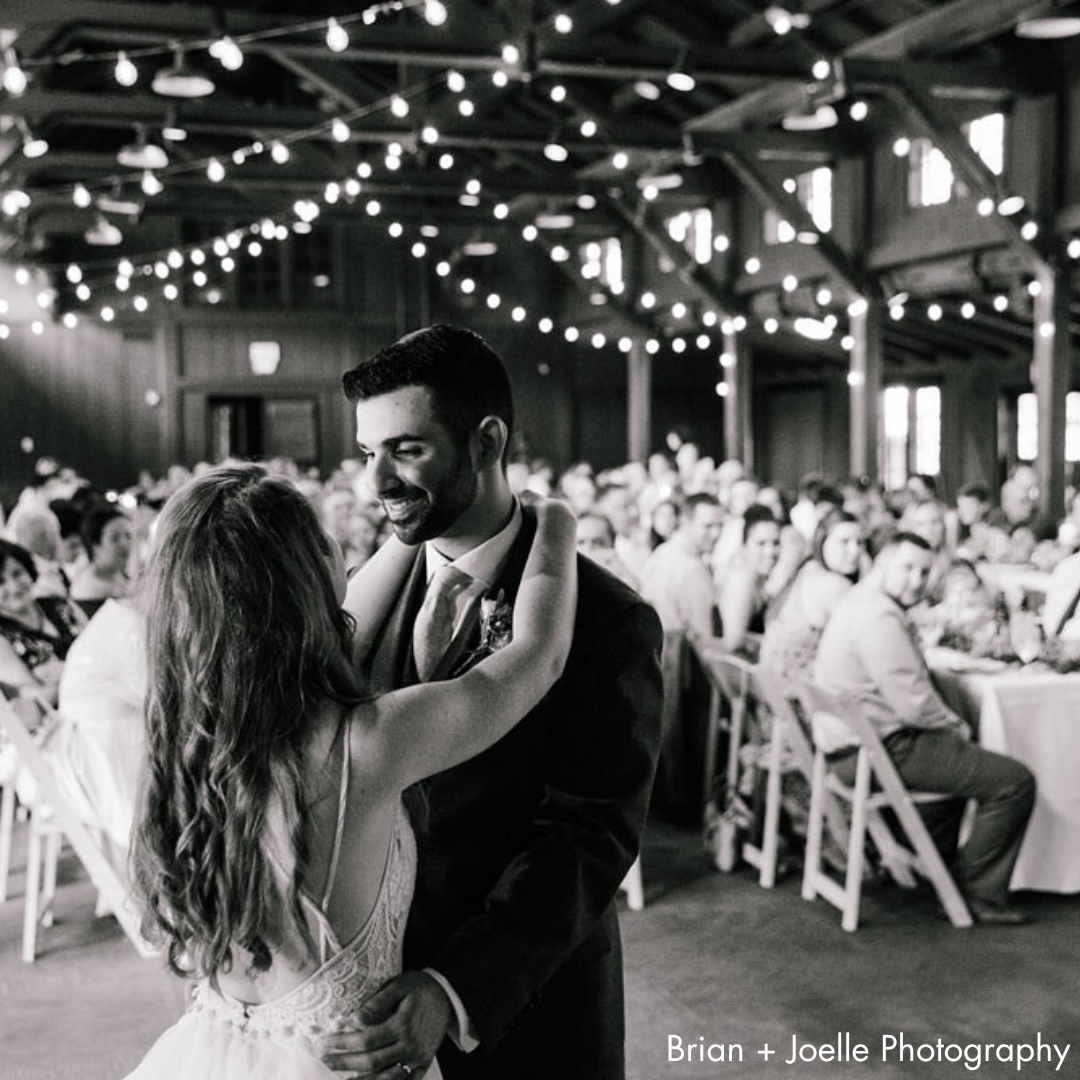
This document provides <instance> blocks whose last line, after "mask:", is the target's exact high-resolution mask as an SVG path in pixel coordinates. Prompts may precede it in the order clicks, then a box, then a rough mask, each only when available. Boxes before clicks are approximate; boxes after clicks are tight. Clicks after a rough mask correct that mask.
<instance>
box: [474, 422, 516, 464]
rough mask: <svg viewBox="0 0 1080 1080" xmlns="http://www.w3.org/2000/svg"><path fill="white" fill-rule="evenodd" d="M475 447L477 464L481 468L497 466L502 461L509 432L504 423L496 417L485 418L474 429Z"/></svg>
mask: <svg viewBox="0 0 1080 1080" xmlns="http://www.w3.org/2000/svg"><path fill="white" fill-rule="evenodd" d="M476 433H477V446H478V448H479V451H480V456H479V461H478V462H477V464H478V465H479V466H480V467H481V468H485V467H487V466H489V465H498V464H499V462H501V461H502V457H503V451H505V449H506V441H507V438H508V436H509V432H508V431H507V429H506V422H505V421H504V420H501V419H500V418H499V417H497V416H485V417H484V419H483V420H481V421H480V424H479V426H478V427H477V429H476Z"/></svg>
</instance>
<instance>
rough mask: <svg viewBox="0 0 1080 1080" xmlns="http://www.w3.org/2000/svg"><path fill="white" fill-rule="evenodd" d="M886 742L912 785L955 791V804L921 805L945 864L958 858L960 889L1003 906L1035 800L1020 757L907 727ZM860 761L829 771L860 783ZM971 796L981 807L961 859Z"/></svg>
mask: <svg viewBox="0 0 1080 1080" xmlns="http://www.w3.org/2000/svg"><path fill="white" fill-rule="evenodd" d="M882 741H883V744H884V746H885V749H886V750H887V751H888V754H889V757H890V758H892V761H893V764H894V765H895V766H896V771H897V772H898V773H899V774H900V778H901V779H902V780H903V781H904V783H905V784H906V785H907V787H908V789H909V790H911V791H929V792H934V793H936V794H942V795H955V796H956V800H955V801H953V800H949V801H946V802H941V803H928V804H921V805H918V807H917V808H918V810H919V813H920V815H921V816H922V818H923V820H924V821H925V822H926V827H927V830H928V831H929V833H930V835H931V837H933V840H934V843H935V844H937V847H938V850H939V851H940V852H941V854H942V857H943V858H944V859H945V861H946V863H954V861H955V864H954V865H953V873H954V875H955V877H956V883H957V885H958V886H959V888H960V890H961V891H962V892H963V893H964V894H965V895H966V896H967V897H969V898H970V899H971V900H974V901H978V902H982V903H985V904H989V905H991V906H994V907H1003V906H1005V904H1006V903H1007V901H1008V893H1009V879H1010V878H1011V877H1012V870H1013V866H1014V865H1015V863H1016V857H1017V856H1018V855H1019V854H1020V844H1021V843H1022V842H1023V839H1024V830H1025V829H1026V828H1027V823H1028V818H1030V817H1031V810H1032V807H1033V806H1034V805H1035V777H1034V776H1032V775H1031V772H1030V771H1029V770H1028V768H1027V767H1026V766H1025V765H1022V764H1021V763H1020V762H1019V761H1016V760H1014V759H1013V758H1010V757H1006V756H1005V755H1004V754H995V753H994V752H993V751H991V750H984V749H983V748H982V747H981V746H978V745H976V744H973V743H970V742H968V741H966V740H965V739H963V738H962V737H961V736H959V735H957V734H956V733H955V732H953V731H949V730H947V729H943V728H916V727H909V728H903V729H902V730H901V731H897V732H894V733H893V734H891V735H889V736H887V737H886V738H885V739H884V740H882ZM857 759H858V755H857V754H850V755H847V756H845V757H842V758H840V759H839V760H838V761H836V762H835V763H834V764H833V765H832V766H831V768H832V769H833V771H834V772H835V773H836V775H837V777H839V779H841V780H842V781H843V782H844V783H846V784H854V782H855V765H856V761H857ZM968 799H974V800H975V802H976V804H977V808H976V813H975V820H974V822H973V824H972V828H971V835H970V836H969V837H968V838H967V842H966V843H965V844H964V848H963V851H961V852H960V853H959V856H958V857H957V842H958V838H959V834H960V821H961V818H962V817H963V815H964V808H965V806H966V800H968Z"/></svg>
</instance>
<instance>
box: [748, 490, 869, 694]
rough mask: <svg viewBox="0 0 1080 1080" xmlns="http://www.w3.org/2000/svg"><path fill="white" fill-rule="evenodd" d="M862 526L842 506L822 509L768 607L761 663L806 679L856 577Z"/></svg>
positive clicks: (857, 576)
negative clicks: (798, 561) (799, 559)
mask: <svg viewBox="0 0 1080 1080" xmlns="http://www.w3.org/2000/svg"><path fill="white" fill-rule="evenodd" d="M862 556H863V538H862V526H861V525H860V524H859V519H858V518H857V517H855V515H854V514H849V513H848V512H847V511H846V510H838V509H835V508H834V509H830V510H828V511H826V513H825V515H824V516H823V517H822V519H821V521H820V522H819V523H818V526H817V529H815V531H814V537H813V540H812V541H811V544H810V553H809V555H808V556H807V557H806V559H805V560H804V561H803V563H802V565H801V566H800V567H799V569H798V570H797V571H796V572H795V575H794V577H793V578H792V579H791V583H790V584H789V585H788V587H787V589H786V591H785V592H783V593H781V594H780V595H779V596H778V597H777V598H776V600H775V601H774V602H773V609H772V612H771V613H770V617H769V619H768V621H767V624H766V626H765V636H764V637H763V638H762V641H761V657H760V663H761V664H762V665H763V666H765V667H768V668H771V669H773V670H775V671H777V672H780V673H781V674H783V675H784V676H786V677H787V678H796V679H799V678H809V677H810V674H811V672H812V671H813V667H814V658H815V657H816V656H817V647H818V642H819V641H820V640H821V632H822V631H823V630H824V629H825V623H826V622H828V621H829V616H830V615H832V613H833V610H834V609H835V607H836V604H837V602H838V601H839V600H840V597H842V596H843V595H844V593H846V592H847V591H848V589H850V588H851V586H852V585H854V584H855V582H856V581H858V580H859V569H860V563H861V560H862Z"/></svg>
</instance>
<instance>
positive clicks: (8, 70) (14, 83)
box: [3, 54, 26, 97]
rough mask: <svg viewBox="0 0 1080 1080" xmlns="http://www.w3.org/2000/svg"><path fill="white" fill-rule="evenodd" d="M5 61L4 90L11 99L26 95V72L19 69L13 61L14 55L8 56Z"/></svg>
mask: <svg viewBox="0 0 1080 1080" xmlns="http://www.w3.org/2000/svg"><path fill="white" fill-rule="evenodd" d="M5 60H6V67H5V68H4V77H3V84H4V89H5V90H6V91H7V92H8V93H9V94H10V95H11V96H12V97H19V96H20V95H22V94H24V93H26V72H25V71H23V69H22V68H21V67H19V62H18V60H16V59H15V57H14V54H9V55H8V56H7V57H6V58H5Z"/></svg>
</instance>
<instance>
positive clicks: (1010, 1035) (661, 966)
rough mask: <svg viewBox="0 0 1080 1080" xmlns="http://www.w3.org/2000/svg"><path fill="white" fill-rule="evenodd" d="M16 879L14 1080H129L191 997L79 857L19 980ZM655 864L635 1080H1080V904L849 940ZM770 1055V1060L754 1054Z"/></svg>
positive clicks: (828, 919) (630, 1008)
mask: <svg viewBox="0 0 1080 1080" xmlns="http://www.w3.org/2000/svg"><path fill="white" fill-rule="evenodd" d="M16 859H17V860H18V865H17V867H16V870H15V872H14V873H13V878H12V882H11V884H12V893H13V898H12V899H9V900H8V902H7V903H6V904H4V905H2V906H0V1078H2V1080H60V1078H63V1080H116V1078H118V1077H121V1076H123V1075H124V1074H125V1072H126V1071H127V1070H128V1069H130V1068H131V1067H132V1066H133V1065H134V1064H135V1063H136V1062H137V1061H138V1060H139V1058H140V1057H141V1055H142V1054H143V1053H144V1052H145V1050H146V1049H147V1048H148V1047H149V1045H150V1044H151V1043H152V1042H153V1040H154V1038H155V1037H156V1036H157V1034H159V1033H160V1032H161V1031H162V1030H163V1029H164V1028H165V1027H166V1026H167V1025H168V1024H169V1023H171V1022H172V1021H173V1020H174V1019H175V1018H176V1016H177V1015H179V1013H180V1012H181V1010H182V1009H183V1002H184V992H183V986H182V984H181V983H180V982H179V981H178V980H176V979H173V978H170V977H169V976H168V975H167V974H165V973H164V971H163V970H162V968H161V965H160V964H159V963H158V962H155V961H145V960H140V959H139V958H138V957H137V956H136V954H135V952H134V950H133V949H132V948H131V947H130V945H129V944H128V943H127V941H126V939H125V938H124V937H123V935H122V934H121V933H120V931H119V929H118V927H117V925H116V923H115V921H114V920H112V919H110V918H106V919H96V920H95V919H94V917H93V901H94V897H93V893H92V890H91V889H90V887H89V884H88V883H87V882H86V879H85V876H84V875H83V874H82V872H81V869H80V868H79V867H78V866H77V864H76V863H75V862H74V860H73V858H72V857H71V856H70V855H67V856H65V858H64V860H63V862H62V864H61V887H60V891H59V900H58V921H57V923H56V925H55V926H53V927H51V928H49V929H45V930H42V931H41V935H40V942H39V944H40V955H39V957H38V959H37V962H36V963H35V964H33V965H26V964H23V963H22V962H21V960H20V959H19V944H20V934H21V915H22V902H21V896H22V885H23V873H22V869H21V865H22V862H21V860H22V839H21V837H19V838H18V839H17V843H16ZM643 863H644V874H645V889H646V907H645V910H644V911H641V912H625V913H624V916H623V920H622V922H623V935H624V941H625V952H626V982H627V1014H628V1015H627V1019H628V1024H627V1029H628V1047H627V1058H628V1075H629V1080H666V1078H669V1077H670V1078H672V1080H676V1078H678V1080H706V1078H709V1080H712V1078H715V1077H718V1076H723V1077H732V1078H747V1080H749V1078H753V1080H781V1078H783V1080H825V1078H826V1077H828V1078H830V1080H832V1078H835V1077H843V1078H848V1080H866V1078H872V1080H898V1078H901V1077H904V1078H915V1077H919V1078H922V1080H952V1078H956V1080H960V1078H968V1080H970V1078H973V1077H976V1078H978V1080H999V1078H1000V1080H1004V1078H1005V1077H1016V1076H1020V1077H1021V1078H1022V1080H1029V1078H1033V1077H1034V1078H1043V1077H1051V1076H1056V1077H1077V1076H1080V1006H1078V1001H1080V995H1078V993H1077V979H1078V973H1080V897H1060V896H1048V895H1038V896H1036V895H1028V896H1025V897H1024V898H1023V899H1024V900H1025V902H1028V906H1030V907H1031V908H1032V909H1033V910H1034V912H1035V914H1036V915H1037V921H1036V922H1035V923H1034V924H1033V925H1031V926H1027V927H1019V928H982V927H976V928H974V929H972V930H967V931H959V930H954V929H952V927H950V926H949V924H948V922H947V921H946V920H945V919H944V917H943V916H940V915H939V914H938V913H937V910H936V904H935V902H934V901H933V899H932V898H930V897H927V896H924V895H921V894H916V895H914V896H912V895H911V894H908V893H905V892H902V891H900V890H898V889H896V888H894V887H891V886H885V885H882V886H876V887H874V888H872V889H870V890H869V891H868V893H867V895H866V897H865V899H864V905H863V919H864V924H863V926H862V927H861V928H860V929H859V931H858V932H857V933H855V934H845V933H844V932H843V931H842V930H841V929H840V925H839V914H838V913H837V912H835V911H833V910H832V909H831V908H829V907H828V906H827V905H826V904H824V903H823V902H821V901H818V902H815V903H813V904H809V903H805V902H803V901H802V900H801V899H800V898H799V893H798V883H797V882H796V881H795V880H790V879H789V880H786V881H783V882H781V883H780V884H779V885H778V886H777V888H776V889H775V890H773V891H771V892H766V891H763V890H762V889H760V888H758V886H757V885H756V884H755V883H754V880H753V878H752V876H751V873H750V871H749V870H748V869H747V868H742V869H740V870H737V871H736V872H735V873H733V874H731V875H727V876H723V875H720V874H718V873H717V872H716V871H715V870H713V869H712V868H711V866H710V864H709V861H708V859H707V858H706V857H705V855H704V853H703V852H702V851H701V849H700V846H699V844H698V841H697V837H696V835H694V834H691V833H689V832H686V831H680V830H677V829H674V828H671V827H667V826H661V825H651V826H650V828H649V829H648V831H647V834H646V843H645V849H644V854H643ZM838 1032H839V1033H845V1032H846V1033H849V1034H850V1041H851V1044H852V1046H854V1045H856V1044H858V1043H862V1044H865V1046H866V1048H867V1055H868V1056H867V1060H865V1061H864V1062H859V1061H857V1060H855V1059H853V1058H850V1057H849V1058H848V1060H847V1061H846V1062H844V1063H843V1064H836V1063H825V1062H823V1061H821V1060H816V1061H810V1062H807V1061H799V1062H796V1063H795V1064H787V1059H788V1058H789V1057H790V1056H791V1043H792V1038H793V1036H794V1037H796V1038H797V1039H798V1040H799V1043H800V1044H803V1043H816V1044H822V1043H828V1044H833V1043H835V1042H836V1039H837V1033H838ZM901 1033H902V1034H903V1036H904V1037H905V1038H906V1039H907V1041H908V1042H909V1043H911V1044H915V1045H916V1046H918V1045H920V1044H931V1050H932V1049H933V1044H936V1041H937V1040H938V1039H941V1040H942V1042H943V1043H944V1044H946V1045H948V1044H950V1043H952V1044H956V1045H957V1046H958V1047H961V1048H962V1047H965V1046H968V1045H969V1044H976V1043H980V1044H986V1043H990V1044H993V1046H994V1047H997V1046H999V1045H1001V1046H1006V1047H1007V1046H1010V1045H1013V1044H1034V1043H1035V1042H1036V1038H1037V1036H1039V1035H1041V1038H1042V1040H1043V1041H1044V1042H1046V1043H1056V1044H1058V1045H1059V1046H1063V1045H1064V1044H1066V1043H1068V1044H1071V1049H1070V1050H1069V1053H1068V1056H1067V1057H1066V1059H1065V1063H1064V1065H1063V1066H1062V1068H1061V1069H1060V1071H1058V1070H1055V1067H1054V1064H1056V1062H1057V1059H1056V1058H1055V1060H1054V1063H1053V1064H1048V1063H1047V1061H1046V1060H1045V1057H1044V1060H1043V1061H1042V1062H1041V1063H1038V1064H1036V1063H1032V1064H1028V1065H1025V1066H1024V1067H1023V1069H1022V1071H1019V1072H1018V1070H1017V1066H1016V1063H1015V1061H1013V1062H999V1061H998V1060H996V1058H992V1059H991V1060H990V1061H989V1062H988V1063H987V1062H983V1063H982V1064H981V1065H980V1067H979V1068H977V1069H969V1068H967V1067H965V1065H964V1063H963V1062H962V1061H961V1062H956V1063H952V1064H949V1063H939V1062H937V1061H929V1062H922V1063H920V1062H919V1061H917V1060H915V1061H909V1062H906V1063H898V1062H896V1061H895V1052H894V1053H893V1054H892V1055H890V1058H891V1059H884V1060H883V1057H882V1045H881V1044H882V1037H883V1036H884V1035H887V1034H893V1035H895V1036H899V1035H900V1034H901ZM672 1036H677V1037H678V1038H680V1039H681V1040H682V1045H683V1046H684V1047H686V1046H689V1045H690V1044H695V1045H702V1044H701V1043H699V1040H700V1039H703V1040H704V1045H706V1046H707V1045H709V1044H716V1045H718V1046H723V1047H725V1057H728V1058H730V1057H732V1056H734V1054H733V1051H730V1050H727V1049H726V1048H728V1047H735V1046H738V1047H741V1049H742V1055H743V1060H742V1061H741V1062H740V1061H738V1060H734V1061H732V1060H726V1061H724V1062H723V1063H719V1062H717V1063H713V1064H710V1063H708V1062H701V1061H692V1062H690V1061H687V1060H686V1059H685V1058H684V1059H683V1060H681V1061H669V1060H668V1047H669V1039H670V1038H671V1037H672ZM766 1046H768V1047H769V1048H771V1049H772V1050H773V1051H774V1054H773V1056H771V1057H763V1056H761V1055H759V1054H758V1051H759V1050H762V1049H764V1048H765V1047H766ZM806 1052H809V1051H806ZM926 1052H929V1051H924V1053H926ZM996 1052H997V1051H996V1050H995V1051H994V1053H996ZM718 1053H719V1052H718V1051H716V1050H714V1051H713V1054H714V1057H715V1056H718ZM552 1080H557V1078H552ZM597 1080H604V1078H602V1077H598V1078H597Z"/></svg>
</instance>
